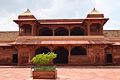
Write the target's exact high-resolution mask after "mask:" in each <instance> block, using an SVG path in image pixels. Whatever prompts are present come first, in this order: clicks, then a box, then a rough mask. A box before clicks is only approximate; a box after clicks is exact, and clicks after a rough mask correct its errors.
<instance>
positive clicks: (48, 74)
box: [32, 70, 57, 79]
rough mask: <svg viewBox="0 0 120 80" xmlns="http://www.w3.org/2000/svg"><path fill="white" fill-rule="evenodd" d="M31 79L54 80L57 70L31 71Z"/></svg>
mask: <svg viewBox="0 0 120 80" xmlns="http://www.w3.org/2000/svg"><path fill="white" fill-rule="evenodd" d="M32 76H33V79H56V78H57V70H55V71H39V70H36V71H35V70H33V71H32Z"/></svg>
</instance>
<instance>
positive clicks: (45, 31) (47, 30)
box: [39, 27, 53, 36]
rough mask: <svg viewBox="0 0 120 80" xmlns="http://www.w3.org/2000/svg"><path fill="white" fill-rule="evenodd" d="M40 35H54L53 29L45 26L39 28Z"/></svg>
mask: <svg viewBox="0 0 120 80" xmlns="http://www.w3.org/2000/svg"><path fill="white" fill-rule="evenodd" d="M39 36H53V31H52V29H50V28H48V27H45V28H42V29H40V30H39Z"/></svg>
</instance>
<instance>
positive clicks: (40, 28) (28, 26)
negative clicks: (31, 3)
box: [0, 9, 120, 65]
mask: <svg viewBox="0 0 120 80" xmlns="http://www.w3.org/2000/svg"><path fill="white" fill-rule="evenodd" d="M108 19H109V18H105V17H104V14H101V13H99V12H98V11H97V10H95V9H93V10H92V12H90V13H89V14H88V15H87V17H86V18H85V19H45V20H44V19H43V20H38V19H36V18H35V17H34V15H32V14H31V12H30V11H29V10H27V11H26V12H24V13H23V14H21V15H19V16H18V19H17V20H14V22H15V23H16V24H18V27H19V33H18V32H0V64H7V65H8V64H10V65H12V64H16V65H29V64H31V59H32V58H33V57H34V56H35V55H36V54H40V53H43V52H44V53H47V52H50V51H53V52H55V53H56V54H58V56H57V58H56V59H54V61H53V63H54V64H60V65H63V64H64V65H109V64H110V65H119V64H120V38H118V37H115V36H116V35H117V34H119V31H115V32H114V31H104V30H103V26H104V24H105V23H106V22H107V21H108ZM117 32H118V33H117ZM111 34H113V35H112V37H111ZM114 35H115V36H114Z"/></svg>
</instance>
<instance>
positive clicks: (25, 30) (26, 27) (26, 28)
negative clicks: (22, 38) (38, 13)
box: [20, 24, 32, 34]
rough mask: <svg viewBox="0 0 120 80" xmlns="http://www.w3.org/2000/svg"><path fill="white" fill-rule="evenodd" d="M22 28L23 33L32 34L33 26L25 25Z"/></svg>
mask: <svg viewBox="0 0 120 80" xmlns="http://www.w3.org/2000/svg"><path fill="white" fill-rule="evenodd" d="M20 28H21V31H22V32H23V33H27V34H30V33H32V26H31V25H30V24H23V25H22V26H21V27H20Z"/></svg>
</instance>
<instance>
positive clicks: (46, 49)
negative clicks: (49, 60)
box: [35, 46, 51, 55]
mask: <svg viewBox="0 0 120 80" xmlns="http://www.w3.org/2000/svg"><path fill="white" fill-rule="evenodd" d="M48 52H51V50H50V49H49V48H48V47H45V46H41V47H39V48H37V49H36V50H35V55H37V54H42V53H45V54H46V53H48Z"/></svg>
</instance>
